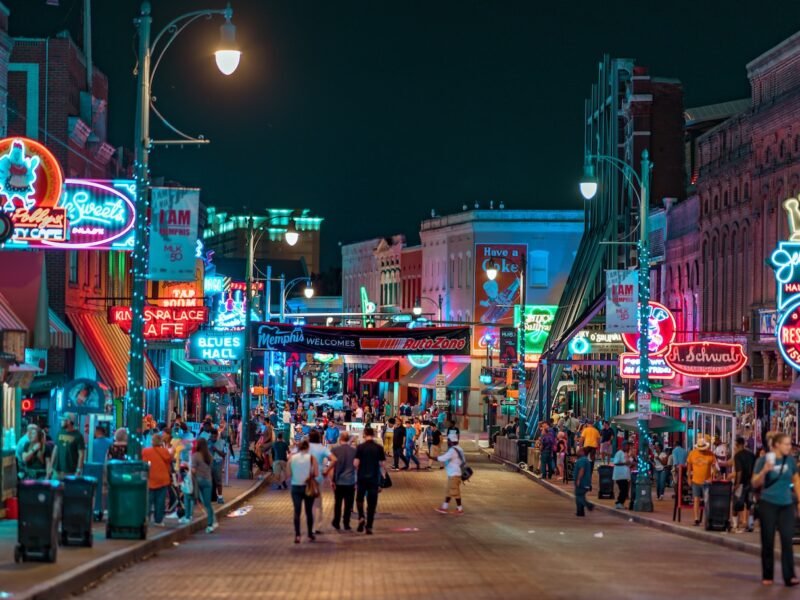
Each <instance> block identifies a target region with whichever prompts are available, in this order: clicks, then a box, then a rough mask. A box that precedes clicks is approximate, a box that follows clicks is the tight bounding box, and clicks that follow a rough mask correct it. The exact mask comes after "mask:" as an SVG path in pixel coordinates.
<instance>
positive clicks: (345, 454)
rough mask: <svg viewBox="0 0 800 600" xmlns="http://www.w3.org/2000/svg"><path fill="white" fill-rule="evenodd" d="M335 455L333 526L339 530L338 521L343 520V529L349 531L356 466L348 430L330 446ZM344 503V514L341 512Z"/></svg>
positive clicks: (332, 479) (354, 450) (354, 451)
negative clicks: (336, 442)
mask: <svg viewBox="0 0 800 600" xmlns="http://www.w3.org/2000/svg"><path fill="white" fill-rule="evenodd" d="M331 454H333V455H334V456H335V457H336V462H335V463H333V477H332V478H331V483H332V485H333V495H334V500H333V528H334V529H335V530H336V531H339V523H340V522H341V521H344V530H345V531H350V514H351V513H352V512H353V500H354V498H355V494H356V468H355V465H354V464H353V460H354V459H355V457H356V449H355V448H353V446H352V445H351V444H350V432H349V431H343V432H342V433H341V434H340V435H339V443H338V444H337V445H336V446H334V447H333V448H331ZM342 504H344V514H342ZM342 517H344V518H342Z"/></svg>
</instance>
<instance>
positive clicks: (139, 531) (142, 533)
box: [106, 460, 150, 540]
mask: <svg viewBox="0 0 800 600" xmlns="http://www.w3.org/2000/svg"><path fill="white" fill-rule="evenodd" d="M106 469H107V478H106V480H107V481H108V522H107V523H106V538H124V539H140V540H143V539H145V538H147V515H148V512H149V511H148V506H149V497H148V489H147V478H148V475H149V472H150V465H149V464H148V463H146V462H143V461H140V460H111V461H109V462H108V465H107V466H106Z"/></svg>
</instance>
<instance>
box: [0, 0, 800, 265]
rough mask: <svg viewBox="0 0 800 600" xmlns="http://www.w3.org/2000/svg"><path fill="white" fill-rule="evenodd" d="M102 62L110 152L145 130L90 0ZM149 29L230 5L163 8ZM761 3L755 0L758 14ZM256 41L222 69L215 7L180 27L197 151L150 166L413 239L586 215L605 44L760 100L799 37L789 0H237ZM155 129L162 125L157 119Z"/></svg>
mask: <svg viewBox="0 0 800 600" xmlns="http://www.w3.org/2000/svg"><path fill="white" fill-rule="evenodd" d="M5 2H6V4H7V5H8V6H9V8H10V9H11V11H12V15H11V33H12V35H20V36H43V35H49V34H55V33H56V32H58V31H59V30H61V29H64V28H66V27H70V28H71V29H72V30H73V31H74V33H75V37H76V39H80V22H81V12H82V5H83V0H60V5H61V6H60V7H58V8H52V7H48V6H46V2H45V0H5ZM93 4H94V7H93V13H94V14H93V24H94V36H93V40H94V58H95V63H96V64H97V65H98V66H99V67H100V68H101V69H103V70H104V71H105V72H106V73H107V74H108V76H109V78H110V83H111V97H110V112H111V127H110V135H111V138H112V142H114V144H115V145H119V144H125V145H128V146H130V145H131V144H132V138H133V109H134V87H135V86H134V79H133V76H132V69H133V66H134V62H135V55H134V47H135V46H134V37H133V35H134V31H133V26H132V19H133V18H134V16H135V15H136V14H137V12H138V5H139V2H137V1H133V0H93ZM152 4H153V14H154V29H155V30H156V31H157V30H159V29H160V28H161V27H162V26H163V25H164V24H166V23H167V22H168V20H169V19H170V18H172V17H174V16H176V15H178V14H180V13H181V12H185V11H187V10H194V9H197V8H201V7H206V6H207V7H221V6H223V3H222V2H219V1H216V2H213V1H208V2H206V1H204V0H191V1H190V0H153V2H152ZM756 7H757V10H754V8H756ZM233 8H234V11H235V15H234V23H235V25H236V26H237V35H238V39H239V41H240V43H241V45H242V50H243V52H244V54H243V57H242V62H241V65H240V67H239V70H238V71H237V72H236V73H235V74H234V75H232V76H231V77H227V78H226V77H224V76H222V75H221V74H220V73H219V72H218V71H217V70H216V67H215V65H214V62H213V56H212V54H211V52H212V50H213V47H214V45H215V44H216V42H217V40H218V26H219V25H220V24H221V22H222V21H221V19H215V20H213V21H210V22H201V23H200V24H198V25H195V26H193V27H191V28H189V29H187V30H186V31H185V32H184V33H183V34H182V35H181V36H180V37H179V38H178V40H177V41H176V43H175V44H174V45H173V47H172V48H171V49H170V51H169V52H168V54H167V57H166V58H165V61H164V63H163V65H162V67H161V69H160V70H159V72H158V75H157V77H156V82H155V94H156V95H157V96H158V105H159V107H160V108H161V109H162V110H163V111H164V112H165V114H166V115H167V116H168V117H169V118H171V120H173V121H174V122H175V124H176V125H178V126H179V127H181V128H184V129H185V130H187V131H188V132H191V133H202V134H205V135H206V136H207V137H209V138H210V139H211V140H212V144H211V145H210V146H207V147H203V148H199V149H198V148H188V149H183V150H180V149H177V148H170V149H167V150H165V149H158V150H156V151H155V152H154V154H153V156H152V159H151V167H152V172H153V174H154V175H165V176H167V177H168V178H169V179H173V180H179V181H182V182H184V183H186V184H188V185H198V186H201V187H202V188H203V192H202V199H203V201H204V202H206V203H207V204H210V205H220V206H226V205H227V206H234V207H242V206H245V205H246V206H250V207H253V208H257V207H265V206H275V207H308V208H311V209H312V210H313V211H315V212H316V213H318V214H319V215H321V216H323V217H324V218H325V222H324V225H323V257H322V262H323V266H331V265H334V264H337V263H338V261H339V258H340V255H339V249H338V247H337V243H338V242H340V241H342V242H350V241H356V240H361V239H365V238H368V237H372V236H378V235H389V234H393V233H397V232H400V233H405V234H406V236H407V237H408V238H409V241H410V242H415V241H416V239H417V232H418V230H419V221H420V220H421V219H423V218H425V217H427V216H429V215H430V211H431V209H432V208H435V209H436V210H437V211H438V212H439V213H445V212H452V211H456V210H460V207H461V205H462V204H464V203H467V204H470V205H472V204H473V203H474V202H476V201H478V202H481V203H483V204H486V203H487V202H488V200H490V199H494V200H503V201H504V202H505V204H506V206H507V207H509V208H552V207H561V208H579V207H580V206H581V204H580V201H579V198H578V194H577V192H576V181H577V179H578V177H579V176H580V168H581V164H582V156H581V153H582V151H583V148H582V143H583V142H582V139H583V138H582V125H581V119H582V116H583V99H584V97H585V96H586V95H587V94H588V92H589V88H590V85H591V84H592V83H593V82H594V81H595V79H596V77H597V62H598V60H599V59H600V58H601V56H602V54H603V53H610V54H611V55H612V56H625V57H633V58H635V59H637V62H638V64H642V65H648V66H650V68H651V73H652V74H653V75H656V76H662V77H672V78H677V79H680V80H681V81H682V82H683V84H684V89H685V94H686V98H685V102H686V105H687V106H696V105H701V104H710V103H714V102H720V101H724V100H731V99H736V98H741V97H745V96H747V95H748V86H747V79H746V74H745V64H746V63H747V62H748V61H749V60H751V59H753V58H755V57H756V56H758V55H759V54H761V53H762V52H764V51H766V50H767V49H769V48H770V47H772V46H774V45H775V44H777V43H778V42H780V41H781V40H783V39H784V38H786V37H788V36H789V35H791V34H792V33H794V32H795V31H796V30H797V29H798V25H799V24H800V19H798V16H800V15H799V13H800V4H798V3H797V2H795V1H794V0H783V1H775V0H762V1H761V2H758V3H752V2H747V1H745V0H729V1H727V2H722V1H717V0H692V1H685V0H669V1H666V0H659V1H650V0H636V1H634V0H627V1H622V0H603V1H600V2H598V1H597V0H593V1H591V2H589V1H585V0H569V1H564V2H559V1H543V0H528V1H502V0H482V1H480V0H425V1H414V0H402V1H401V0H395V1H393V2H388V1H387V2H384V1H381V0H362V1H351V0H336V1H333V0H317V1H314V2H311V1H308V0H235V1H234V2H233ZM154 132H155V133H156V134H159V133H160V134H164V133H165V132H164V131H163V130H162V129H160V128H159V127H158V125H157V124H156V123H155V122H154Z"/></svg>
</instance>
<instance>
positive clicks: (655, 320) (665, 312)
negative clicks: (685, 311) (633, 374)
mask: <svg viewBox="0 0 800 600" xmlns="http://www.w3.org/2000/svg"><path fill="white" fill-rule="evenodd" d="M648 308H649V315H648V327H649V334H650V342H649V347H648V353H649V354H650V356H660V355H662V354H664V353H665V352H666V351H667V349H668V348H669V345H670V344H671V343H672V341H673V340H674V339H675V329H676V327H675V317H673V316H672V313H671V312H670V310H669V309H668V308H667V307H666V306H664V305H663V304H661V303H660V302H653V301H652V300H651V301H650V304H649V307H648ZM622 341H623V343H624V344H625V345H626V346H627V347H628V349H629V350H630V351H631V352H635V353H638V352H639V334H638V333H623V334H622Z"/></svg>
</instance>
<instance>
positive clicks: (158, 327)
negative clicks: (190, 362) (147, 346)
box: [108, 306, 208, 340]
mask: <svg viewBox="0 0 800 600" xmlns="http://www.w3.org/2000/svg"><path fill="white" fill-rule="evenodd" d="M132 319H133V317H132V314H131V308H130V307H129V306H112V307H111V308H109V309H108V322H109V323H116V324H117V325H119V326H120V327H121V328H122V330H123V331H124V332H125V333H130V331H131V321H132ZM207 321H208V308H206V307H205V306H193V307H181V306H169V307H167V306H145V308H144V337H145V339H147V340H176V339H181V340H183V339H186V338H188V337H189V336H190V335H191V334H192V333H194V332H195V331H197V330H198V329H199V328H200V325H202V324H204V323H206V322H207Z"/></svg>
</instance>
